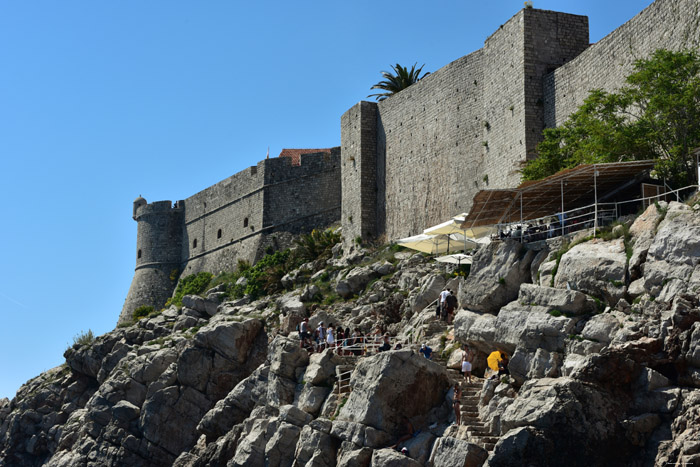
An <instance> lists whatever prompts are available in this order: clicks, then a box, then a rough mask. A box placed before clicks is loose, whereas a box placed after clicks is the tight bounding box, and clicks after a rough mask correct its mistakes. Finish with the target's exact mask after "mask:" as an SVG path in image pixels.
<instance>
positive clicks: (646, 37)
mask: <svg viewBox="0 0 700 467" xmlns="http://www.w3.org/2000/svg"><path fill="white" fill-rule="evenodd" d="M697 47H700V2H699V1H698V0H657V1H656V2H654V3H652V4H651V5H650V6H648V7H647V8H646V9H645V10H643V11H642V12H641V13H639V14H638V15H636V16H635V17H634V18H632V19H631V20H629V21H628V22H627V23H625V24H623V25H622V26H620V27H619V28H617V29H616V30H614V31H613V32H611V33H610V34H608V35H607V36H606V37H604V38H603V39H601V40H600V41H599V42H597V43H596V44H594V45H592V46H591V47H589V48H588V49H587V50H586V51H585V52H583V53H581V54H580V55H579V56H578V57H577V58H576V59H575V60H572V61H571V62H570V63H568V64H566V65H564V66H562V67H560V68H558V69H557V70H555V71H554V72H553V73H551V74H550V75H548V76H547V78H546V82H545V90H544V92H545V98H544V103H545V123H546V125H547V126H548V127H553V126H558V125H561V124H562V123H564V121H566V118H567V117H568V116H569V115H570V114H571V113H572V112H574V111H576V109H578V107H579V106H580V105H581V104H582V103H583V100H584V98H585V97H586V96H588V93H589V91H590V90H591V89H596V88H600V89H605V90H608V91H611V90H614V89H617V88H619V87H620V86H622V85H623V84H624V83H625V78H626V77H627V76H628V75H629V74H630V73H631V72H632V65H633V63H634V61H635V60H637V59H640V58H646V57H648V56H649V55H650V54H651V53H652V52H654V51H655V50H656V49H659V48H665V49H672V50H678V49H683V48H697Z"/></svg>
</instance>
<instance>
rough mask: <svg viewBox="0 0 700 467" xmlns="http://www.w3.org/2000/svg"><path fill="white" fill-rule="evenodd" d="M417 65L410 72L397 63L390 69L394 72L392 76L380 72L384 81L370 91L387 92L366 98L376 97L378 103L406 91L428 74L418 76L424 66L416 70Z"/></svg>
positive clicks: (386, 72)
mask: <svg viewBox="0 0 700 467" xmlns="http://www.w3.org/2000/svg"><path fill="white" fill-rule="evenodd" d="M417 64H418V63H414V64H413V66H412V67H411V70H410V71H409V70H408V68H407V67H402V66H401V65H399V64H398V63H397V64H396V66H393V65H392V67H391V68H392V69H393V70H394V74H391V73H390V72H388V71H382V76H383V77H384V81H380V82H378V83H377V84H375V85H374V86H372V87H371V88H370V89H383V90H385V91H388V92H383V93H378V94H370V95H369V96H367V97H376V99H377V100H378V101H383V100H384V99H386V98H387V97H389V96H391V95H394V94H396V93H397V92H399V91H401V90H402V89H406V88H407V87H409V86H410V85H412V84H413V83H417V82H418V81H420V80H421V79H423V78H425V77H426V76H427V75H429V74H430V73H429V72H426V73H425V74H423V76H419V75H420V72H421V70H423V67H424V66H425V64H423V65H421V67H420V68H418V69H417V70H416V65H417Z"/></svg>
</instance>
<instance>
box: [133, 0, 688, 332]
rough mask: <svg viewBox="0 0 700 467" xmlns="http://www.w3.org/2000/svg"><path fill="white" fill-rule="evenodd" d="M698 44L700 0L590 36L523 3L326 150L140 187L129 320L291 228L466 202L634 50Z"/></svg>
mask: <svg viewBox="0 0 700 467" xmlns="http://www.w3.org/2000/svg"><path fill="white" fill-rule="evenodd" d="M699 45H700V1H699V0H657V1H656V2H654V3H653V4H652V5H650V6H649V7H648V8H646V9H645V10H644V11H642V12H641V13H639V14H638V15H637V16H635V17H634V18H633V19H631V20H630V21H628V22H627V23H625V24H624V25H622V26H621V27H619V28H618V29H616V30H615V31H613V32H612V33H611V34H609V35H608V36H606V37H605V38H604V39H602V40H601V41H600V42H598V43H597V44H593V45H590V46H589V37H588V18H586V17H585V16H579V15H571V14H566V13H558V12H554V11H546V10H537V9H524V10H521V11H520V12H518V13H517V14H516V15H515V16H513V17H512V18H511V19H509V20H508V21H507V22H506V23H504V24H503V25H502V26H501V27H500V28H499V29H498V30H497V31H496V32H494V33H493V34H492V35H491V36H489V37H488V38H487V39H486V40H485V42H484V47H483V48H481V49H479V50H477V51H475V52H473V53H471V54H469V55H466V56H464V57H461V58H459V59H457V60H455V61H454V62H452V63H450V64H448V65H446V66H444V67H443V68H441V69H439V70H437V71H435V72H433V73H432V74H430V75H428V76H427V77H426V78H424V79H423V80H421V81H420V82H419V83H416V84H415V85H413V86H411V87H410V88H408V89H406V90H404V91H402V92H400V93H398V94H396V95H395V96H392V97H391V98H389V99H386V100H384V101H382V102H379V103H375V102H360V103H358V104H357V105H355V106H353V107H352V108H350V109H349V110H348V111H347V112H345V114H343V115H342V117H341V121H340V123H341V147H340V148H335V149H334V150H333V151H332V153H331V154H330V155H328V154H312V155H306V156H303V157H302V163H301V165H300V166H295V165H292V164H291V163H290V162H291V161H290V160H287V158H274V159H266V160H264V161H261V162H259V163H258V164H257V165H256V166H254V167H250V168H249V169H246V170H244V171H242V172H240V173H238V174H236V175H233V176H232V177H229V178H227V179H226V180H223V181H221V182H219V183H217V184H216V185H213V186H211V187H209V188H207V189H205V190H203V191H201V192H200V193H197V194H196V195H194V196H192V197H190V198H188V199H186V200H184V201H178V202H177V203H175V205H174V206H173V205H171V204H170V202H158V203H151V204H147V203H146V202H145V200H141V201H139V200H137V202H135V206H134V211H135V212H134V217H135V219H136V220H137V221H138V222H139V231H138V232H139V233H138V238H137V256H138V258H137V266H136V272H135V275H134V280H133V282H132V285H131V288H130V290H129V295H128V297H127V299H126V302H125V305H124V309H123V310H122V314H121V315H120V321H121V320H122V319H128V318H129V316H130V314H131V311H133V309H134V308H135V307H136V306H139V305H141V304H144V303H146V304H152V305H155V306H162V303H164V302H165V300H166V299H167V297H169V296H170V295H171V294H172V290H173V288H174V285H175V281H174V280H171V279H172V277H173V275H175V276H177V272H176V273H173V271H174V270H177V271H179V272H180V273H184V274H193V273H196V272H200V271H209V272H213V273H217V272H219V271H223V270H231V269H233V268H234V267H235V265H236V262H237V260H238V259H248V260H255V259H257V258H258V257H259V256H260V255H261V252H262V251H263V249H264V248H265V247H266V246H268V245H270V246H273V247H280V246H283V245H282V244H281V243H284V241H285V239H286V238H288V236H289V234H290V233H299V232H303V231H308V230H310V229H312V228H314V227H321V226H325V225H328V224H330V223H332V222H337V221H338V220H340V221H341V225H342V227H343V237H344V239H345V241H346V243H350V242H353V241H354V240H355V239H356V238H358V237H361V238H363V239H377V238H379V239H385V240H393V239H396V238H400V237H404V236H408V235H415V234H418V233H421V232H422V230H423V229H424V228H425V227H427V226H430V225H434V224H436V223H438V222H442V221H445V220H446V219H448V218H449V217H450V216H453V215H455V214H457V213H460V212H464V211H468V210H469V208H470V207H471V204H472V200H473V197H474V195H475V194H476V193H477V192H478V190H481V189H488V188H506V187H512V186H517V185H518V184H519V182H520V174H519V168H520V167H521V164H522V163H523V162H525V161H526V160H528V159H529V158H532V157H534V154H535V147H536V145H537V143H538V142H539V141H540V139H541V133H542V130H543V129H544V128H545V127H551V126H554V125H559V124H561V123H562V122H563V121H564V120H565V119H566V118H567V117H568V115H570V114H571V113H572V112H574V111H575V110H576V109H577V108H578V106H580V105H581V103H582V102H583V99H584V98H585V97H586V96H587V95H588V91H589V90H590V89H592V88H597V87H600V88H604V89H608V90H610V89H615V88H617V87H619V86H621V85H623V84H624V79H625V77H626V76H627V75H628V74H629V73H630V71H631V64H632V63H633V62H634V60H636V59H637V58H641V57H645V56H648V55H649V54H650V53H651V52H653V51H654V50H656V49H658V48H671V49H679V48H684V47H698V46H699ZM341 193H342V195H341ZM195 242H196V244H195ZM178 251H179V254H178V253H177V252H178ZM163 297H165V298H163Z"/></svg>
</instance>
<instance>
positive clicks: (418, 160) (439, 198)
mask: <svg viewBox="0 0 700 467" xmlns="http://www.w3.org/2000/svg"><path fill="white" fill-rule="evenodd" d="M482 60H483V52H482V51H478V52H475V53H473V54H470V55H468V56H466V57H462V58H460V59H459V60H456V61H454V62H452V63H450V64H449V65H447V66H445V67H443V68H441V69H440V70H438V71H436V72H434V73H432V74H430V75H429V76H427V77H426V78H424V79H423V80H421V81H420V82H418V83H417V84H415V85H413V86H411V87H409V88H407V89H405V90H404V91H402V92H400V93H398V94H396V95H395V96H393V97H390V98H388V99H386V100H384V101H382V102H380V103H379V105H378V110H379V112H378V114H379V115H378V121H377V128H378V132H377V134H378V137H377V155H378V160H379V162H380V163H379V164H378V169H377V173H378V176H377V180H378V188H377V193H378V210H377V216H378V221H377V222H378V226H379V228H380V229H379V231H378V233H380V234H381V233H382V231H384V232H386V234H387V236H388V238H396V237H398V236H404V235H415V234H418V233H421V232H422V230H423V229H424V228H425V227H427V226H429V225H431V224H434V223H436V222H438V221H439V220H441V219H442V220H444V219H445V218H446V217H447V218H449V216H450V215H455V214H457V213H458V212H460V209H461V207H462V206H464V205H466V204H468V202H469V201H470V200H471V198H472V197H473V196H474V193H475V192H476V191H475V190H476V189H477V188H478V187H479V186H481V185H480V183H481V176H482V175H483V170H484V161H485V159H486V158H487V157H488V154H487V150H486V148H485V147H484V146H482V145H481V142H482V140H484V138H483V131H484V128H483V105H482V92H483V86H484V85H483V80H484V76H483V67H482ZM475 182H476V183H475Z"/></svg>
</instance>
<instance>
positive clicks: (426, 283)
mask: <svg viewBox="0 0 700 467" xmlns="http://www.w3.org/2000/svg"><path fill="white" fill-rule="evenodd" d="M444 288H445V278H444V277H442V276H441V275H439V274H431V275H428V276H426V277H424V278H423V279H422V280H421V281H420V291H419V292H418V295H416V296H415V297H414V298H413V302H412V303H411V309H412V310H413V312H414V313H416V312H419V311H422V310H423V308H425V307H426V306H428V305H430V303H431V302H433V301H435V300H436V299H437V298H438V296H439V295H440V292H442V291H443V290H444Z"/></svg>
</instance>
